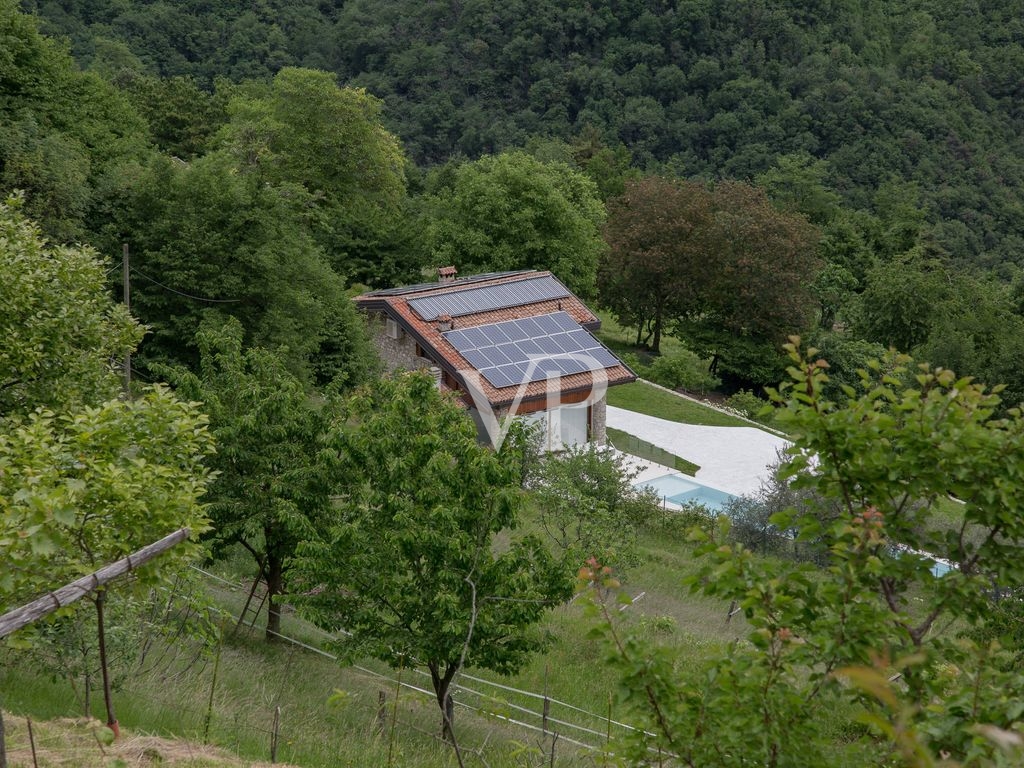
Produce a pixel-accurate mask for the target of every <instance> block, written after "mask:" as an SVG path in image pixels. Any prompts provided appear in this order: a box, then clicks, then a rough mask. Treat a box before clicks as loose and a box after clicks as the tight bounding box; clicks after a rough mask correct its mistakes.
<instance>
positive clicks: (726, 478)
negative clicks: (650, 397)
mask: <svg viewBox="0 0 1024 768" xmlns="http://www.w3.org/2000/svg"><path fill="white" fill-rule="evenodd" d="M608 426H609V427H614V428H615V429H621V430H622V431H624V432H628V433H629V434H631V435H636V436H637V437H639V438H640V439H641V440H646V441H647V442H649V443H651V444H652V445H656V446H658V447H659V448H663V449H664V450H666V451H668V452H669V453H673V454H675V455H676V456H679V457H681V458H684V459H687V460H689V461H692V462H693V463H694V464H697V465H699V466H700V471H698V472H697V475H696V477H697V479H698V480H699V481H700V482H701V483H703V484H704V485H707V486H710V487H712V488H718V489H719V490H722V491H726V492H727V493H732V494H735V495H742V494H753V493H756V492H757V490H758V488H760V487H761V481H762V480H763V479H765V478H767V477H768V467H769V465H771V464H774V463H775V461H776V457H777V455H778V452H779V451H780V450H781V449H782V448H784V447H785V446H786V445H787V443H786V441H785V440H783V439H782V438H781V437H777V436H775V435H772V434H770V433H768V432H765V431H764V430H761V429H757V428H755V427H700V426H695V425H692V424H680V423H679V422H677V421H668V420H666V419H659V418H656V417H654V416H646V415H644V414H642V413H636V412H635V411H627V410H625V409H624V408H616V407H615V406H611V405H610V406H608ZM643 463H645V464H650V462H646V461H644V462H643ZM667 471H670V470H667V469H666V468H664V467H658V466H650V467H649V469H648V470H646V471H645V472H644V473H643V474H642V475H640V476H639V477H638V480H647V479H649V478H652V477H657V476H658V475H660V474H665V472H667Z"/></svg>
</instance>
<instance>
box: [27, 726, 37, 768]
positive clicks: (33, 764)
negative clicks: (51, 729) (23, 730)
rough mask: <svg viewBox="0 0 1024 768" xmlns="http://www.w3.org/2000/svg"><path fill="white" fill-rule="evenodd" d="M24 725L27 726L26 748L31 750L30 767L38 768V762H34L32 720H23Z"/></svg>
mask: <svg viewBox="0 0 1024 768" xmlns="http://www.w3.org/2000/svg"><path fill="white" fill-rule="evenodd" d="M25 725H27V726H28V746H29V749H31V750H32V766H33V768H39V762H38V761H37V760H36V737H35V734H33V733H32V718H31V717H26V718H25Z"/></svg>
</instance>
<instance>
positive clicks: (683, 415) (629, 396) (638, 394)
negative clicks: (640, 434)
mask: <svg viewBox="0 0 1024 768" xmlns="http://www.w3.org/2000/svg"><path fill="white" fill-rule="evenodd" d="M608 405H614V406H615V407H617V408H626V409H628V410H630V411H636V412H637V413H645V414H647V415H648V416H657V417H658V418H659V419H668V420H669V421H678V422H679V423H681V424H698V425H703V426H707V427H750V426H755V425H752V424H751V423H750V422H747V421H744V420H743V419H738V418H736V417H735V416H730V415H729V414H727V413H722V412H721V411H716V410H715V409H714V408H708V407H707V406H705V405H701V404H700V403H695V402H694V401H692V400H688V399H686V398H685V397H679V396H677V395H674V394H672V393H671V392H666V391H665V390H663V389H659V388H658V387H654V386H651V385H650V384H648V383H646V382H643V381H636V382H633V383H632V384H623V385H621V386H618V387H609V388H608Z"/></svg>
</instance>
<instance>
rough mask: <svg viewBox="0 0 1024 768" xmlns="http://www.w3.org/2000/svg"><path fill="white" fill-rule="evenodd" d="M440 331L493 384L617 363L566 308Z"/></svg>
mask: <svg viewBox="0 0 1024 768" xmlns="http://www.w3.org/2000/svg"><path fill="white" fill-rule="evenodd" d="M443 335H444V338H445V339H446V340H447V341H448V342H450V343H451V345H452V346H453V347H455V349H457V350H458V351H459V353H460V354H461V355H462V356H463V357H464V358H466V360H467V361H468V362H469V364H470V365H472V366H473V367H474V368H476V369H477V370H478V371H480V373H481V375H483V377H484V378H485V379H487V381H488V382H490V384H491V385H492V386H494V387H497V388H502V387H511V386H514V385H515V386H518V385H521V384H527V383H530V382H532V381H543V380H544V379H546V378H547V377H548V376H549V375H563V376H566V375H571V374H574V373H583V372H584V371H595V370H600V369H602V368H612V367H614V366H616V365H619V364H620V363H619V359H618V358H617V357H615V355H613V354H612V353H611V352H609V351H608V349H607V348H605V347H604V346H603V345H602V344H601V343H600V342H599V341H598V340H597V339H595V338H594V337H593V336H591V335H590V333H588V332H587V331H586V330H584V328H583V327H582V326H581V325H580V324H579V323H577V322H576V321H575V320H573V319H572V317H571V316H570V315H569V314H568V313H566V312H552V313H550V314H547V315H539V316H537V317H532V318H524V319H521V320H507V321H505V322H501V323H491V324H489V325H480V326H476V327H474V328H463V329H460V330H452V331H447V332H446V333H444V334H443Z"/></svg>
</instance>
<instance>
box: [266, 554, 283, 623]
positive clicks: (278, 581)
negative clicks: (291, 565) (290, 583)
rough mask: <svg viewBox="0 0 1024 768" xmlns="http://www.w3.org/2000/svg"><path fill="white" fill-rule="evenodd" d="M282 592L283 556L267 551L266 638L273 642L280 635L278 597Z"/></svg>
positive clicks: (279, 605)
mask: <svg viewBox="0 0 1024 768" xmlns="http://www.w3.org/2000/svg"><path fill="white" fill-rule="evenodd" d="M283 593H284V558H283V557H280V556H279V555H278V554H277V553H276V552H268V553H267V640H268V641H269V642H273V641H275V640H277V639H279V637H280V635H281V604H280V603H279V602H278V600H277V599H278V597H279V596H280V595H282V594H283Z"/></svg>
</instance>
